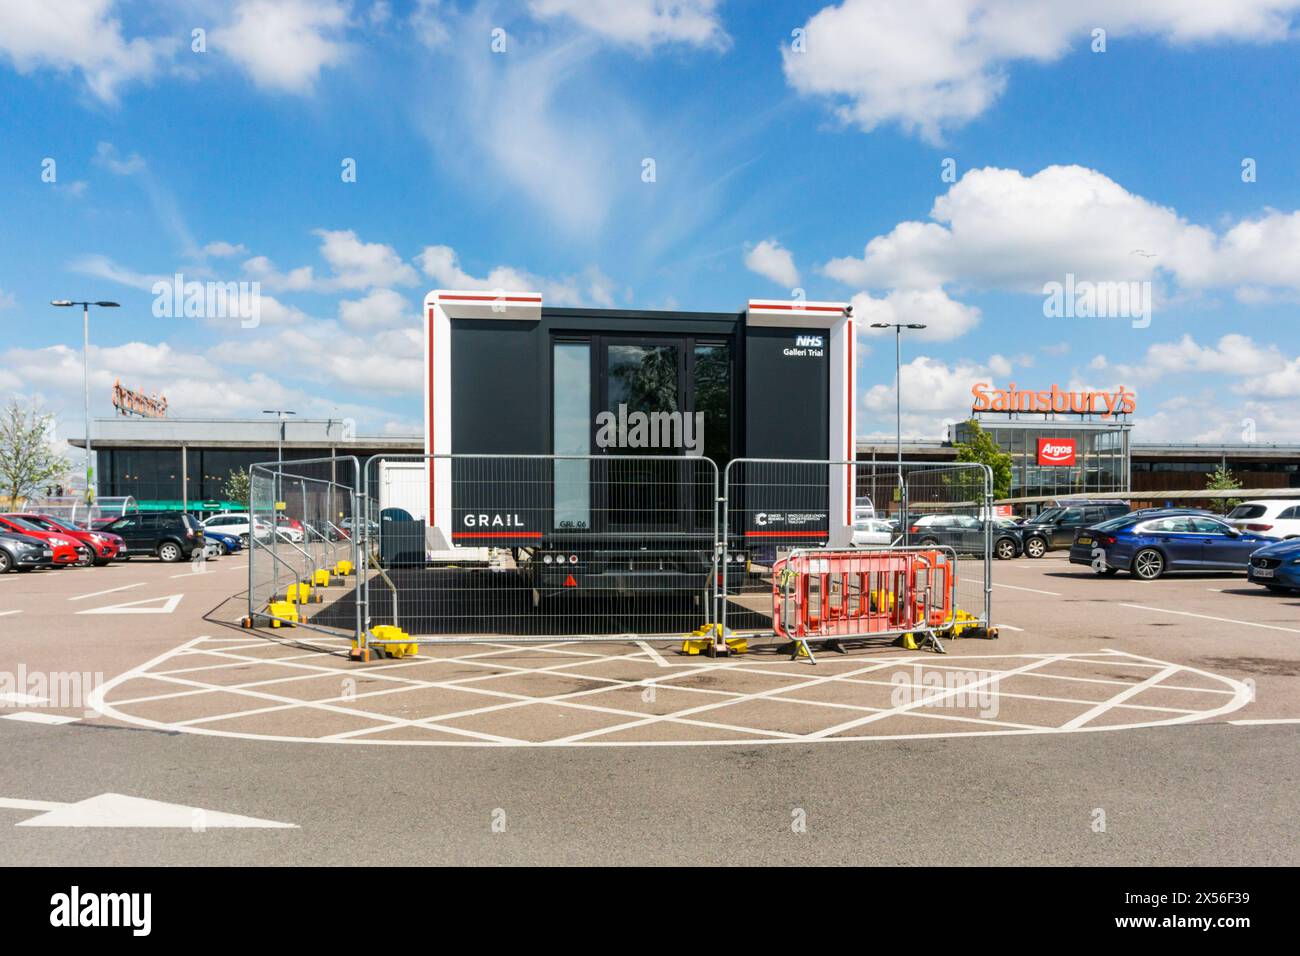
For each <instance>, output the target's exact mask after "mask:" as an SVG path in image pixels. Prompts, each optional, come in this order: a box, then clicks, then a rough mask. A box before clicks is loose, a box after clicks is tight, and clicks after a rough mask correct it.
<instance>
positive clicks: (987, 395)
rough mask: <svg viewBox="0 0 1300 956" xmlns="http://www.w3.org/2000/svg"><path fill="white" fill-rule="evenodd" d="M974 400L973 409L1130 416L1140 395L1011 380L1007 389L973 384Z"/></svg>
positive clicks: (972, 393) (1105, 416) (1122, 391)
mask: <svg viewBox="0 0 1300 956" xmlns="http://www.w3.org/2000/svg"><path fill="white" fill-rule="evenodd" d="M970 392H971V395H972V396H973V397H974V399H975V401H974V402H973V403H972V404H971V411H973V412H1055V413H1057V414H1067V413H1071V412H1073V413H1074V414H1077V415H1088V414H1100V415H1101V417H1102V418H1110V417H1111V416H1113V415H1131V414H1133V410H1134V409H1135V408H1137V394H1136V393H1135V392H1130V391H1129V390H1128V389H1127V388H1125V387H1124V386H1123V385H1121V386H1120V387H1119V388H1118V389H1116V390H1115V391H1113V392H1067V391H1064V390H1063V389H1061V388H1060V387H1059V386H1056V385H1053V386H1052V387H1051V388H1048V389H1044V390H1042V391H1035V392H1031V391H1026V390H1024V389H1018V388H1016V383H1015V382H1012V383H1010V384H1009V385H1008V386H1007V387H1006V388H992V387H991V386H990V385H989V383H988V382H976V383H975V385H974V386H972V387H971V390H970Z"/></svg>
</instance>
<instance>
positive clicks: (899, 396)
mask: <svg viewBox="0 0 1300 956" xmlns="http://www.w3.org/2000/svg"><path fill="white" fill-rule="evenodd" d="M871 327H872V328H873V329H893V330H894V420H895V425H896V427H897V431H896V432H895V437H894V447H895V449H896V451H897V454H898V494H899V507H900V508H901V507H902V506H903V504H904V502H903V488H904V485H903V329H923V328H925V326H924V325H922V324H921V323H919V322H873V323H871ZM900 517H903V516H901V515H900Z"/></svg>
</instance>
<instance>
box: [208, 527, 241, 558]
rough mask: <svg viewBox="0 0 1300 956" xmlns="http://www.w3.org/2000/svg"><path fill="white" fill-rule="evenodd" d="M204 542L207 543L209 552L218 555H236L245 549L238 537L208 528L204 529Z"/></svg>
mask: <svg viewBox="0 0 1300 956" xmlns="http://www.w3.org/2000/svg"><path fill="white" fill-rule="evenodd" d="M203 540H204V541H205V542H206V543H207V545H208V550H209V552H210V553H213V554H216V555H224V554H234V553H235V552H236V551H239V550H242V549H243V545H242V544H240V541H239V537H238V535H233V534H228V533H226V532H224V531H216V530H214V529H212V528H208V527H205V528H204V529H203Z"/></svg>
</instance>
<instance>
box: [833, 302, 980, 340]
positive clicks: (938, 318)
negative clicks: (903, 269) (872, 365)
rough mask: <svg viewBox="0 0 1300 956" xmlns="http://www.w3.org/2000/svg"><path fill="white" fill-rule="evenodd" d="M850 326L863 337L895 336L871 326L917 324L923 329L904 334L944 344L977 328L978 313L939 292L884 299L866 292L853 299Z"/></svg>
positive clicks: (976, 310)
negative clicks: (898, 323)
mask: <svg viewBox="0 0 1300 956" xmlns="http://www.w3.org/2000/svg"><path fill="white" fill-rule="evenodd" d="M852 302H853V322H854V325H855V327H856V328H858V329H859V330H860V334H861V335H863V336H868V337H869V336H877V335H886V334H887V335H894V334H895V333H894V331H893V329H873V328H871V324H872V323H873V322H888V323H894V322H907V323H920V324H922V325H924V326H925V328H924V329H918V330H914V331H907V332H906V333H905V334H906V335H907V336H908V337H909V338H911V337H916V338H918V339H922V340H925V341H930V342H944V341H947V340H949V339H955V338H958V337H960V336H962V335H965V334H966V333H967V332H969V331H970V330H971V329H973V328H975V326H976V325H977V324H979V320H980V310H979V309H978V308H976V307H975V306H973V305H965V304H964V303H961V302H956V301H954V300H953V299H950V298H949V297H948V294H947V293H946V292H944V291H943V290H942V289H894V290H892V291H891V292H889V294H888V295H886V296H884V297H883V298H873V297H872V295H871V294H870V293H869V292H860V293H858V294H857V295H855V296H854V297H853V300H852Z"/></svg>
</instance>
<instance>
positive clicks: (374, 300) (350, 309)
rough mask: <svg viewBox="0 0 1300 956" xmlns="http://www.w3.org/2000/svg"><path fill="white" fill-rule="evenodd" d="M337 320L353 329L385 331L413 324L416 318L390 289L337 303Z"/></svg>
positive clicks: (409, 306)
mask: <svg viewBox="0 0 1300 956" xmlns="http://www.w3.org/2000/svg"><path fill="white" fill-rule="evenodd" d="M339 318H340V319H341V320H342V321H343V323H344V324H346V325H349V326H351V327H352V328H354V329H362V330H366V329H385V328H395V327H397V326H401V325H411V324H414V322H415V320H416V319H417V318H418V316H417V313H416V312H415V310H414V309H412V308H411V304H410V303H409V302H407V301H406V298H405V297H404V296H402V295H400V294H399V293H397V292H394V291H393V290H392V289H375V290H373V291H371V292H370V293H369V294H368V295H366V296H365V297H363V298H361V299H345V300H344V301H342V302H340V303H339Z"/></svg>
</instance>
